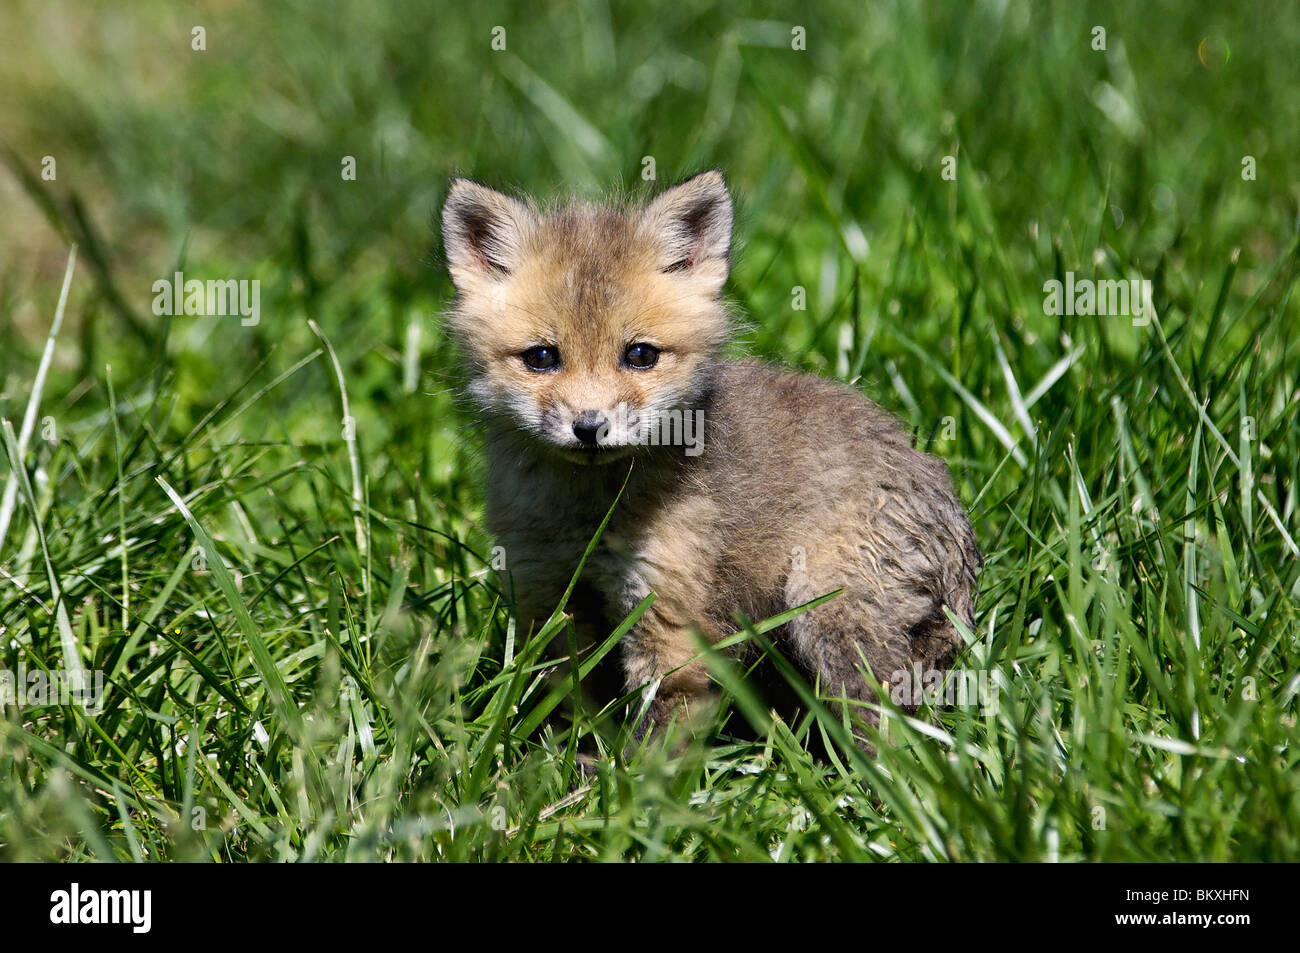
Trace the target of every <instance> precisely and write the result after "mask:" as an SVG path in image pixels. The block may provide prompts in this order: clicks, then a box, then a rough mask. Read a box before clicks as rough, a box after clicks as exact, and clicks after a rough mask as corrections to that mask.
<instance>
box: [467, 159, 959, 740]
mask: <svg viewBox="0 0 1300 953" xmlns="http://www.w3.org/2000/svg"><path fill="white" fill-rule="evenodd" d="M731 226H732V203H731V196H730V195H729V193H728V191H727V187H726V183H725V182H724V181H723V177H722V175H721V174H720V173H718V172H716V171H713V172H705V173H703V174H702V175H697V176H696V177H694V178H692V179H689V180H688V181H686V182H683V183H681V184H679V185H676V186H674V187H672V188H669V189H667V190H666V191H664V192H663V193H661V194H660V195H659V196H658V197H656V198H655V199H653V200H652V201H650V202H649V203H648V204H647V205H645V206H643V207H634V208H621V207H620V208H612V207H601V206H593V205H586V204H570V205H566V206H563V207H558V208H554V209H550V210H539V209H538V208H536V207H534V206H533V205H531V204H529V203H525V202H522V201H519V200H516V199H514V198H511V197H509V196H506V195H503V194H501V193H499V192H495V191H493V190H491V189H488V188H486V187H484V186H481V185H478V184H477V183H474V182H471V181H468V180H466V179H456V180H454V181H453V182H452V184H451V190H450V193H449V195H448V198H447V202H446V206H445V208H444V210H443V218H442V228H443V238H444V243H445V246H446V254H447V260H448V265H449V269H450V272H451V277H452V281H453V283H454V284H455V286H456V290H457V297H456V303H455V306H454V308H453V309H452V310H451V312H450V314H449V317H448V320H449V326H450V328H451V330H452V332H453V334H454V335H455V337H456V338H457V339H458V341H459V343H460V345H461V348H462V351H463V353H464V356H465V359H466V361H467V365H468V374H469V382H468V392H469V395H470V399H471V400H472V402H473V404H474V406H475V408H476V410H477V412H478V413H479V414H480V416H481V418H482V420H483V422H484V424H485V425H486V436H487V449H488V465H489V471H490V478H489V489H488V500H487V503H488V523H489V527H490V529H491V530H492V531H493V532H494V533H495V534H496V535H497V536H498V538H499V540H500V542H501V544H502V545H503V546H504V548H505V554H506V563H507V570H508V572H509V573H510V575H511V577H512V579H513V584H514V587H515V595H516V600H517V612H518V619H519V623H520V626H521V630H522V629H526V627H527V626H528V625H530V624H531V623H533V622H538V623H540V622H541V621H543V620H545V619H546V618H547V617H548V616H549V615H550V613H551V612H552V611H553V610H554V608H555V606H556V605H557V604H558V602H559V600H560V599H561V597H562V595H563V593H564V590H565V588H566V587H567V585H568V583H569V581H570V579H571V578H572V575H573V573H574V571H575V569H576V568H577V566H578V563H579V561H580V559H581V557H582V554H583V552H584V550H585V549H586V547H587V544H588V543H589V541H590V540H591V538H592V536H593V535H594V534H595V532H596V529H597V527H598V526H599V524H600V521H601V520H602V519H603V518H604V516H605V514H606V512H607V511H608V510H609V508H610V506H611V504H612V503H613V502H614V499H615V497H616V495H617V494H618V491H619V489H620V488H621V487H622V486H623V483H624V479H625V478H626V479H627V486H626V490H625V491H624V495H623V498H622V499H621V500H620V501H619V504H618V506H617V507H616V508H615V510H614V512H613V515H612V517H611V519H610V522H609V525H608V526H607V528H606V531H605V532H604V534H603V536H602V537H601V540H600V543H599V546H598V548H597V549H596V550H595V551H594V552H593V553H592V556H591V558H590V559H589V560H588V562H587V565H586V567H585V568H584V570H583V575H582V578H581V585H580V587H579V589H577V590H575V595H574V598H573V600H572V601H571V602H570V608H571V610H572V611H573V613H574V620H575V624H576V626H577V627H578V631H579V635H580V636H582V637H583V638H584V639H586V640H587V641H588V644H590V641H591V640H595V639H598V638H603V637H604V636H606V635H608V633H609V632H611V631H612V629H613V627H614V626H616V625H617V624H618V623H619V622H621V621H622V620H623V619H624V618H625V617H626V616H627V615H628V613H629V612H630V611H631V610H632V609H633V608H634V607H635V606H636V605H637V604H638V603H639V602H640V601H641V600H642V599H643V598H644V597H645V596H646V595H647V594H648V593H654V594H655V595H656V599H655V600H654V602H653V603H652V604H651V605H650V607H649V609H648V610H647V611H646V612H645V613H644V615H642V616H641V618H640V620H639V621H638V622H637V623H636V625H635V627H634V628H633V629H632V631H630V632H629V633H628V634H627V635H626V636H625V637H624V639H623V641H622V643H621V645H620V649H621V652H622V676H623V680H624V682H625V686H626V689H627V690H628V691H635V690H638V689H644V690H645V691H647V692H653V701H652V702H651V704H650V707H649V709H648V721H649V722H650V723H653V724H656V725H658V726H660V727H663V726H666V725H667V724H668V723H669V722H671V721H672V720H674V719H678V720H685V719H686V718H690V717H694V716H697V715H698V714H699V713H700V712H701V711H702V710H707V709H708V707H709V698H710V684H711V682H710V678H709V676H708V671H707V668H706V666H705V663H704V662H703V661H702V660H699V659H698V655H699V649H698V645H697V643H696V641H695V638H694V636H693V634H692V628H695V629H696V630H698V631H699V632H700V633H701V634H702V635H703V636H704V637H705V638H706V639H708V640H710V641H714V642H716V641H718V640H719V639H722V638H725V637H726V636H728V635H730V634H732V633H733V632H735V631H736V629H737V626H736V624H735V618H736V617H737V614H738V613H743V614H744V615H746V616H748V617H750V618H752V619H762V618H767V617H769V616H771V615H775V614H777V613H779V612H782V611H784V610H786V609H789V608H792V607H795V606H799V605H801V604H803V603H806V602H808V601H810V600H812V599H815V598H816V597H818V596H821V595H824V594H826V593H830V592H832V591H834V590H837V589H839V590H843V591H842V592H841V594H840V595H839V596H838V597H836V598H833V599H831V600H829V601H827V602H825V603H822V604H820V605H818V606H816V607H814V608H813V609H811V610H810V611H807V612H805V613H804V614H802V615H799V616H797V617H796V618H795V619H794V620H793V621H791V622H789V623H787V624H786V625H785V626H784V627H783V628H782V629H781V630H779V631H778V632H777V633H775V634H776V636H777V645H778V647H780V648H781V649H782V650H783V651H785V652H786V653H787V654H788V655H789V656H792V657H793V659H794V660H795V661H796V662H797V663H798V664H799V665H800V666H801V667H802V668H803V670H804V673H805V674H806V676H807V677H808V678H809V680H810V682H813V683H818V684H820V689H821V693H822V694H823V695H824V696H827V697H842V696H847V698H848V699H850V700H855V701H860V702H866V703H871V702H874V701H875V700H876V699H875V694H874V692H873V691H872V689H871V687H870V684H869V682H868V681H867V680H866V679H865V678H864V677H863V675H862V664H863V661H864V660H865V662H866V663H867V664H868V665H869V666H870V669H871V672H872V674H873V675H874V677H875V679H876V680H877V681H878V682H880V683H881V685H882V686H884V687H885V688H886V689H888V688H889V686H890V684H891V681H901V680H902V679H904V678H906V677H907V675H909V674H912V673H914V672H915V671H916V669H917V667H919V669H920V670H921V671H923V672H928V671H931V670H934V669H942V668H945V667H946V666H947V664H948V663H949V661H950V660H951V657H952V655H953V652H954V649H955V647H956V646H957V645H958V644H959V639H958V635H957V632H956V631H955V629H954V627H953V625H952V624H951V622H950V621H949V619H948V617H947V616H946V614H945V612H944V608H945V607H947V608H948V609H950V610H951V611H952V612H953V613H954V614H955V615H956V617H957V618H960V619H962V620H964V621H965V622H966V623H967V624H968V625H969V624H971V622H972V612H973V608H974V606H973V587H974V584H975V578H976V572H977V570H978V568H979V566H980V565H981V562H982V560H981V556H980V553H979V550H978V548H977V546H976V543H975V538H974V535H973V534H972V532H971V527H970V523H969V522H968V521H967V518H966V514H965V512H964V511H963V509H962V506H961V504H960V503H959V502H958V500H957V498H956V497H955V495H954V493H953V489H952V482H951V478H950V476H949V473H948V469H947V467H946V466H945V465H944V463H943V462H941V461H940V460H937V459H934V458H932V457H929V456H926V455H924V454H922V453H919V452H918V451H916V450H914V449H913V448H912V446H911V442H910V440H909V438H908V436H907V435H906V434H905V433H904V432H903V430H902V429H901V428H900V427H899V425H898V424H897V423H896V422H895V420H893V419H892V418H891V417H890V416H889V415H888V414H886V413H885V412H884V411H883V410H881V409H880V408H879V407H877V406H876V405H875V404H873V403H872V402H871V401H869V400H867V399H866V398H865V397H863V396H862V395H861V394H859V393H858V392H857V391H855V390H853V389H851V388H849V387H847V386H844V385H841V384H836V383H832V382H830V381H827V380H824V379H821V378H818V377H815V376H811V375H806V374H794V373H789V372H786V371H782V370H778V369H775V368H772V367H768V366H765V365H763V364H760V363H757V362H752V361H730V360H725V359H723V358H722V356H721V350H722V348H723V346H724V344H725V343H726V341H727V337H728V325H729V317H730V316H729V311H728V307H727V304H726V302H725V300H724V299H723V296H722V287H723V284H724V282H725V281H726V278H727V273H728V266H729V255H730V247H731ZM647 697H648V696H647ZM906 701H907V700H905V702H906ZM853 711H854V713H855V715H857V716H858V717H861V718H863V719H865V720H866V721H867V722H868V723H875V722H876V721H877V719H876V716H875V715H874V714H873V713H872V712H871V710H870V708H869V706H868V705H854V706H853ZM642 730H644V725H643V729H642Z"/></svg>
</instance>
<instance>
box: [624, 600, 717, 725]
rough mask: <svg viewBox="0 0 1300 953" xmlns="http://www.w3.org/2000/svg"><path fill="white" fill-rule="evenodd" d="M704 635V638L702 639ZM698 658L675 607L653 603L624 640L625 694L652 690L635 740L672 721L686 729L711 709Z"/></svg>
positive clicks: (706, 674)
mask: <svg viewBox="0 0 1300 953" xmlns="http://www.w3.org/2000/svg"><path fill="white" fill-rule="evenodd" d="M706 637H707V636H706ZM699 654H700V649H699V643H698V642H697V641H696V639H695V638H694V636H693V635H692V632H691V623H690V621H688V616H687V614H686V613H684V612H682V611H681V608H680V606H677V605H674V604H673V603H672V602H671V601H669V600H657V601H656V602H655V603H653V604H652V605H651V606H650V608H649V609H647V610H646V612H645V614H644V615H643V616H641V618H640V619H639V620H638V621H637V624H636V626H635V627H634V628H633V630H632V631H631V632H629V633H628V634H627V637H626V638H625V639H624V640H623V673H624V677H625V679H626V683H627V689H628V691H636V690H638V689H640V690H642V692H643V697H644V693H645V692H654V699H653V701H651V703H650V707H649V708H648V709H647V711H646V714H645V717H644V718H643V719H642V720H641V723H640V724H639V725H637V729H636V737H637V739H638V740H640V739H641V738H643V737H645V734H646V732H647V731H651V730H655V731H663V730H664V729H666V728H667V727H668V725H669V724H671V723H672V722H673V721H674V720H675V721H676V722H677V723H678V725H679V726H681V727H685V728H687V729H689V728H690V727H691V726H694V725H697V724H700V723H701V722H702V721H704V720H705V719H706V718H707V717H708V716H709V714H711V713H712V711H713V710H714V707H715V703H716V699H715V698H714V693H713V690H712V681H711V680H710V678H709V671H708V666H707V665H706V663H705V662H704V660H703V659H702V658H698V656H699Z"/></svg>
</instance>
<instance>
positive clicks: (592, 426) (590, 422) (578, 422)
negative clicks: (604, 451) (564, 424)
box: [573, 410, 605, 447]
mask: <svg viewBox="0 0 1300 953" xmlns="http://www.w3.org/2000/svg"><path fill="white" fill-rule="evenodd" d="M604 426H605V421H603V420H602V419H601V417H600V414H599V413H598V412H597V411H594V410H584V411H583V412H582V413H580V414H578V416H577V417H575V418H574V420H573V435H574V436H575V437H577V438H578V439H579V440H581V441H582V442H583V443H585V444H587V446H589V447H594V446H596V444H597V443H599V442H600V431H601V429H602V428H603V427H604Z"/></svg>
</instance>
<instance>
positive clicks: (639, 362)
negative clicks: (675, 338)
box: [623, 344, 659, 371]
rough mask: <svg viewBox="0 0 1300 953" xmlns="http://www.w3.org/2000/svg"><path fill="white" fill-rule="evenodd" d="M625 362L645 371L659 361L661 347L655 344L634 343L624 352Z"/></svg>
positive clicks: (629, 365)
mask: <svg viewBox="0 0 1300 953" xmlns="http://www.w3.org/2000/svg"><path fill="white" fill-rule="evenodd" d="M623 363H624V364H626V365H627V366H628V367H635V368H636V369H637V370H639V371H644V370H646V369H648V368H651V367H654V366H655V365H656V364H658V363H659V348H657V347H655V346H654V345H653V344H633V345H631V346H630V347H629V348H628V349H627V351H625V352H624V354H623Z"/></svg>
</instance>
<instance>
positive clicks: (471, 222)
mask: <svg viewBox="0 0 1300 953" xmlns="http://www.w3.org/2000/svg"><path fill="white" fill-rule="evenodd" d="M536 222H537V217H536V216H535V215H534V214H533V211H532V210H531V209H530V208H529V207H528V206H527V205H525V204H524V203H523V202H520V201H518V200H517V199H512V198H511V197H510V196H508V195H502V194H501V193H500V192H497V191H494V190H493V189H489V188H488V187H487V186H485V185H479V184H478V183H477V182H471V181H470V180H469V179H452V181H451V188H450V189H449V190H448V192H447V202H446V204H445V205H444V206H443V207H442V241H443V245H444V246H445V247H446V249H447V264H448V267H449V269H450V271H451V278H452V281H453V282H455V283H456V284H457V285H458V286H459V285H460V284H461V281H462V280H463V279H464V278H465V277H467V276H469V275H476V276H479V277H484V278H502V277H504V276H506V275H508V274H509V273H510V272H511V271H512V270H513V269H514V267H515V266H516V265H517V264H518V263H519V255H520V250H521V249H522V247H523V244H524V240H525V239H526V237H527V235H528V233H529V232H530V231H531V230H532V228H533V226H534V225H535V224H536Z"/></svg>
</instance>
